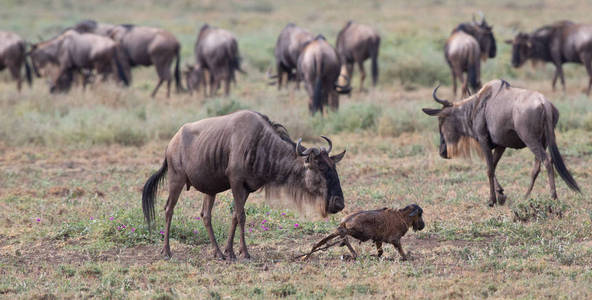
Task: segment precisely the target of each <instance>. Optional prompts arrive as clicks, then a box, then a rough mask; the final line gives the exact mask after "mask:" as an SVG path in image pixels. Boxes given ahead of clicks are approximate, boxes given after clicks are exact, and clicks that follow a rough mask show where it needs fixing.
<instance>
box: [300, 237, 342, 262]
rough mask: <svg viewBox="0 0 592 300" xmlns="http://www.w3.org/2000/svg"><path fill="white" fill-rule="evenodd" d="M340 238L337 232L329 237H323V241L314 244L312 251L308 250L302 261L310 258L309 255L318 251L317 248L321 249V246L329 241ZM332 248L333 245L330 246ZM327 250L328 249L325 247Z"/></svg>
mask: <svg viewBox="0 0 592 300" xmlns="http://www.w3.org/2000/svg"><path fill="white" fill-rule="evenodd" d="M338 236H340V234H339V233H338V232H335V233H332V234H330V235H328V236H327V237H325V238H324V239H322V240H320V241H319V242H318V243H316V244H315V245H314V246H313V247H312V249H310V252H308V254H306V255H304V257H303V258H302V259H303V260H306V259H308V258H309V257H310V255H311V254H313V253H314V252H316V251H318V250H319V248H321V246H323V245H324V244H326V243H328V242H329V241H331V240H333V239H334V238H336V237H338ZM332 246H333V245H332ZM327 248H328V247H327Z"/></svg>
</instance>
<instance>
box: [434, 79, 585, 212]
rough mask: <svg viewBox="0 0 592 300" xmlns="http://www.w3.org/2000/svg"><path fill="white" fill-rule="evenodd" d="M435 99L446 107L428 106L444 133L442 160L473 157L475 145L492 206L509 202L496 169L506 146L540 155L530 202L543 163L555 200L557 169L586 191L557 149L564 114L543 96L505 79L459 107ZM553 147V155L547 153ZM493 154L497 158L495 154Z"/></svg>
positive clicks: (533, 172)
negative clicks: (557, 129) (557, 131)
mask: <svg viewBox="0 0 592 300" xmlns="http://www.w3.org/2000/svg"><path fill="white" fill-rule="evenodd" d="M437 90H438V88H436V89H434V93H433V97H434V100H435V101H436V102H438V103H440V104H442V105H443V107H442V108H439V109H430V108H424V109H423V111H424V112H425V113H426V114H428V115H430V116H437V117H438V120H439V131H440V156H441V157H443V158H451V157H454V156H458V155H463V154H464V155H467V154H470V151H471V147H476V151H480V152H481V153H483V156H484V157H485V161H486V162H487V175H488V177H489V186H490V200H489V205H490V206H493V205H495V204H496V191H497V199H498V200H499V202H500V204H503V203H504V202H505V199H506V196H505V195H504V193H503V191H504V190H503V188H502V187H501V185H500V184H499V182H498V180H497V178H496V177H495V168H496V166H497V163H498V162H499V160H500V158H501V157H502V154H503V153H504V151H505V150H506V148H513V149H521V148H524V147H528V148H529V149H530V151H532V152H533V153H534V157H535V161H534V168H533V170H532V173H531V181H530V186H529V187H528V190H527V192H526V195H525V198H526V197H528V196H529V195H530V192H531V190H532V187H533V185H534V182H535V180H536V178H537V176H538V174H539V170H540V167H541V162H542V163H543V164H544V165H545V168H546V169H547V173H548V176H549V188H550V191H551V197H552V198H553V199H557V192H556V190H555V177H554V171H553V165H554V166H555V169H556V170H557V172H558V173H559V175H560V176H561V178H563V180H564V181H565V183H567V185H568V187H570V188H571V189H572V190H575V191H577V192H580V189H579V187H578V184H577V183H576V181H575V180H574V178H573V177H572V176H571V174H570V173H569V171H568V170H567V168H566V167H565V163H564V162H563V158H562V157H561V154H560V153H559V149H558V148H557V143H556V141H555V132H554V128H555V125H556V124H557V121H558V120H559V112H558V111H557V109H556V108H555V106H553V104H552V103H551V102H550V101H548V100H547V99H546V98H545V97H544V96H543V95H542V94H540V93H538V92H535V91H530V90H526V89H520V88H515V87H511V86H510V84H509V83H507V82H506V81H504V80H493V81H490V82H488V83H487V84H485V86H484V87H483V88H482V89H481V90H479V92H478V93H476V94H474V95H472V96H470V97H468V98H466V99H464V100H462V101H459V102H456V103H451V102H449V101H447V100H441V99H439V98H438V97H437V96H436V92H437ZM547 146H548V147H549V152H550V153H551V156H550V157H549V155H548V154H547V152H546V150H545V149H546V148H547ZM492 150H493V154H492Z"/></svg>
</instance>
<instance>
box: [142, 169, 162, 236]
mask: <svg viewBox="0 0 592 300" xmlns="http://www.w3.org/2000/svg"><path fill="white" fill-rule="evenodd" d="M167 169H168V165H167V159H166V157H165V158H164V162H163V163H162V167H160V169H159V170H158V171H157V172H156V173H154V174H152V176H150V178H148V180H147V181H146V184H145V185H144V189H143V190H142V211H144V218H145V219H146V223H148V230H149V231H150V225H151V223H152V221H153V220H154V201H155V200H156V194H157V193H158V186H159V185H160V183H161V182H162V180H163V179H164V175H165V174H166V172H167Z"/></svg>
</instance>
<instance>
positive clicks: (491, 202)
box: [487, 201, 495, 207]
mask: <svg viewBox="0 0 592 300" xmlns="http://www.w3.org/2000/svg"><path fill="white" fill-rule="evenodd" d="M487 205H489V207H493V206H495V201H489V202H487Z"/></svg>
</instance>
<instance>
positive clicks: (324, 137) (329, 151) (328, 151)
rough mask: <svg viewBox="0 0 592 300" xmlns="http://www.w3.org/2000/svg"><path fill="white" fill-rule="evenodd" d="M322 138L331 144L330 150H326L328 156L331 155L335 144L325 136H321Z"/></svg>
mask: <svg viewBox="0 0 592 300" xmlns="http://www.w3.org/2000/svg"><path fill="white" fill-rule="evenodd" d="M321 137H322V138H323V139H325V141H327V144H329V149H327V150H326V151H327V154H329V153H331V149H333V143H332V142H331V140H330V139H329V138H328V137H326V136H324V135H321Z"/></svg>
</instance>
